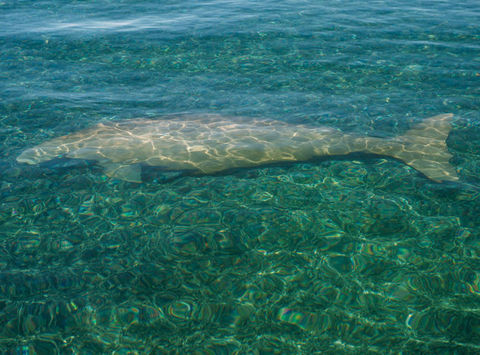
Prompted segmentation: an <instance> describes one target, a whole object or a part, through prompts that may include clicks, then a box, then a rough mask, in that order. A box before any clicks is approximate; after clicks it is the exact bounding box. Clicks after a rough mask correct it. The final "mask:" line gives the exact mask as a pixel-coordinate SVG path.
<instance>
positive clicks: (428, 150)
mask: <svg viewBox="0 0 480 355" xmlns="http://www.w3.org/2000/svg"><path fill="white" fill-rule="evenodd" d="M452 117H453V115H452V114H450V113H448V114H443V115H438V116H434V117H430V118H427V119H425V120H423V121H422V122H420V123H419V124H417V125H416V126H414V127H413V128H412V129H410V130H408V131H407V132H406V133H405V134H404V135H402V136H399V137H397V138H396V139H394V142H390V144H389V143H386V144H385V145H384V146H383V147H382V145H381V144H378V143H377V144H376V147H377V148H378V149H379V150H380V153H381V154H385V155H389V156H392V157H394V158H397V159H400V160H402V161H404V162H405V163H406V164H408V165H410V166H411V167H413V168H415V169H416V170H418V171H420V172H421V173H422V174H424V175H425V176H427V177H428V178H430V179H432V180H434V181H457V180H458V176H457V173H456V171H455V169H454V167H453V166H452V165H451V164H450V163H449V160H450V158H451V157H452V155H451V154H450V153H449V152H448V150H447V144H446V140H447V137H448V134H449V133H450V131H451V129H452V126H451V120H452ZM374 153H377V152H376V151H375V152H374Z"/></svg>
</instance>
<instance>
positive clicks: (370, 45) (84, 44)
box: [0, 0, 480, 354]
mask: <svg viewBox="0 0 480 355" xmlns="http://www.w3.org/2000/svg"><path fill="white" fill-rule="evenodd" d="M0 23H1V26H0V92H1V101H0V149H1V154H0V168H1V169H0V171H1V182H0V224H1V229H0V245H1V248H0V320H1V323H0V324H2V325H3V326H2V327H1V329H0V349H1V351H0V352H6V353H19V352H22V353H25V354H51V353H55V352H57V353H78V354H100V353H105V354H107V353H113V352H115V353H118V354H121V353H129V352H130V353H152V354H163V353H193V352H195V351H196V352H197V353H198V354H203V353H205V354H207V353H218V354H229V353H235V352H237V353H239V354H244V353H251V354H270V353H279V354H282V353H283V354H292V353H299V354H311V353H315V352H318V353H331V352H341V353H357V352H366V353H385V352H387V353H395V354H397V353H405V354H408V353H435V354H441V353H448V354H452V353H457V354H463V353H476V352H478V351H480V341H479V339H480V309H479V302H480V267H479V265H480V260H479V258H480V217H479V216H480V154H479V153H478V152H479V151H480V115H479V109H480V69H479V68H480V35H479V34H480V25H479V23H480V5H479V4H478V1H474V0H467V1H462V2H460V3H457V2H451V1H420V0H414V1H408V2H405V1H389V2H385V1H368V2H365V1H349V2H345V1H281V2H278V1H260V2H259V1H162V2H160V3H159V2H153V1H126V0H125V1H106V0H104V1H95V2H84V1H63V0H62V1H60V0H58V1H42V0H41V1H31V0H25V1H10V0H7V1H3V2H1V3H0ZM449 112H451V113H453V114H454V115H455V119H454V122H453V130H452V132H451V134H450V136H449V139H448V140H447V143H448V146H449V151H450V152H451V153H452V154H453V158H452V161H451V163H452V164H453V165H454V166H455V167H456V169H457V171H458V174H459V176H460V181H459V182H458V183H443V184H439V183H435V182H432V181H430V180H428V179H427V178H425V176H422V175H421V174H419V173H418V172H417V171H415V170H414V169H412V168H410V167H408V166H406V165H405V164H403V163H401V162H399V161H396V160H393V159H389V158H387V157H372V156H369V157H365V156H360V155H358V156H353V157H347V158H345V159H339V158H338V157H337V158H334V159H325V160H319V161H310V162H300V163H297V164H288V165H278V166H262V167H258V168H252V169H241V170H238V171H233V172H231V173H228V174H223V175H216V176H200V177H195V176H176V175H172V174H164V173H163V172H161V171H158V169H144V171H143V175H144V176H143V177H144V182H143V183H142V184H133V183H127V182H124V181H119V180H115V179H108V178H107V177H106V176H105V175H104V174H103V171H102V169H101V168H100V167H99V166H97V165H95V164H92V163H91V162H83V161H60V162H53V163H51V164H46V165H42V166H27V165H22V164H18V163H17V162H16V160H15V159H16V157H17V156H18V155H19V154H20V153H21V152H22V151H23V150H24V149H27V148H29V147H32V146H34V145H36V144H39V143H41V142H44V141H46V140H48V139H50V138H53V137H57V136H60V135H63V134H68V133H71V132H74V131H77V130H79V129H82V128H85V127H90V126H92V125H94V124H96V123H98V122H104V121H117V120H118V121H120V120H125V119H129V118H135V117H147V118H159V119H161V118H162V117H163V116H165V115H171V114H177V113H182V114H187V116H188V114H195V115H198V114H202V113H215V114H221V115H225V116H245V117H252V118H268V119H276V120H283V121H287V122H291V123H308V124H312V125H327V126H331V127H335V128H338V129H342V130H344V131H346V132H348V133H355V134H361V135H372V136H378V137H384V138H388V137H393V136H395V135H398V134H402V133H403V132H405V131H406V130H407V129H408V128H411V127H412V126H413V125H414V124H415V123H418V122H420V121H421V120H422V119H423V118H426V117H429V116H433V115H437V114H441V113H449Z"/></svg>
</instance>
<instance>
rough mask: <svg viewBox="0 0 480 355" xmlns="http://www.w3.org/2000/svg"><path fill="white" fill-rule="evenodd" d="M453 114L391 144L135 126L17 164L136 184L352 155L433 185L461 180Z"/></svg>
mask: <svg viewBox="0 0 480 355" xmlns="http://www.w3.org/2000/svg"><path fill="white" fill-rule="evenodd" d="M451 117H452V115H451V114H445V115H439V116H435V117H431V118H428V119H426V120H424V121H423V122H421V123H420V124H419V125H417V126H415V127H414V128H413V129H411V130H410V131H407V132H406V134H405V135H402V136H399V137H396V138H394V139H388V140H387V139H382V138H375V137H359V136H354V135H349V134H345V133H343V132H341V131H339V130H337V129H334V128H328V127H316V126H309V125H293V124H289V123H286V122H281V121H275V120H259V119H242V118H225V117H221V116H217V115H209V116H203V117H177V118H173V119H157V120H151V119H134V120H125V121H121V122H116V123H113V122H110V123H106V124H103V123H101V124H98V125H96V126H94V127H92V128H89V129H85V130H82V131H79V132H76V133H72V134H69V135H66V136H63V137H58V138H54V139H52V140H50V141H47V142H45V143H42V144H40V145H38V146H36V147H33V148H30V149H27V150H25V151H24V152H23V153H22V154H21V155H20V156H19V157H18V158H17V160H18V161H19V162H23V163H28V164H37V163H40V162H44V161H48V160H51V159H54V158H56V157H67V158H76V159H88V160H96V161H97V162H98V163H99V164H100V165H102V166H103V167H104V168H105V173H106V174H107V175H108V176H111V177H116V178H119V179H123V180H127V181H132V182H140V181H141V165H142V164H143V165H152V166H161V167H163V168H165V169H167V170H188V171H194V172H197V173H200V174H212V173H216V172H220V171H222V170H227V169H231V168H240V167H251V166H257V165H262V164H267V163H274V162H289V161H290V162H291V161H306V160H309V159H312V158H315V157H321V156H329V155H346V154H349V153H353V152H364V153H369V154H378V155H387V156H391V157H395V158H397V159H400V160H402V161H404V162H405V163H406V164H408V165H411V166H412V167H414V168H415V169H417V170H418V171H420V172H422V173H423V174H424V175H426V176H427V177H429V178H430V179H432V180H435V181H443V180H449V181H455V180H457V179H458V177H457V175H456V172H455V170H454V168H453V167H452V166H451V165H450V164H449V159H450V158H451V154H450V153H449V152H448V151H447V147H446V143H445V141H446V138H447V136H448V134H449V132H450V129H451V126H450V119H451Z"/></svg>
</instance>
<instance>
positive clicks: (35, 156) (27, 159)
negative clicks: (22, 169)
mask: <svg viewBox="0 0 480 355" xmlns="http://www.w3.org/2000/svg"><path fill="white" fill-rule="evenodd" d="M60 154H61V152H59V150H58V149H53V148H52V149H45V148H39V147H35V148H29V149H26V150H24V151H23V152H22V154H20V155H19V156H18V157H17V161H18V162H19V163H26V164H30V165H33V164H39V163H43V162H45V161H49V160H52V159H54V158H56V157H58V156H59V155H60Z"/></svg>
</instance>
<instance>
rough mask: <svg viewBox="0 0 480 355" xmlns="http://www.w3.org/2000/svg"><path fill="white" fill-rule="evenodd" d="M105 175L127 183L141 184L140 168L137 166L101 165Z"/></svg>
mask: <svg viewBox="0 0 480 355" xmlns="http://www.w3.org/2000/svg"><path fill="white" fill-rule="evenodd" d="M101 165H102V167H103V168H104V169H105V175H107V176H108V177H111V178H115V179H120V180H125V181H129V182H138V183H141V182H142V176H141V173H142V167H141V166H140V165H139V164H132V165H123V164H118V163H102V164H101Z"/></svg>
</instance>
